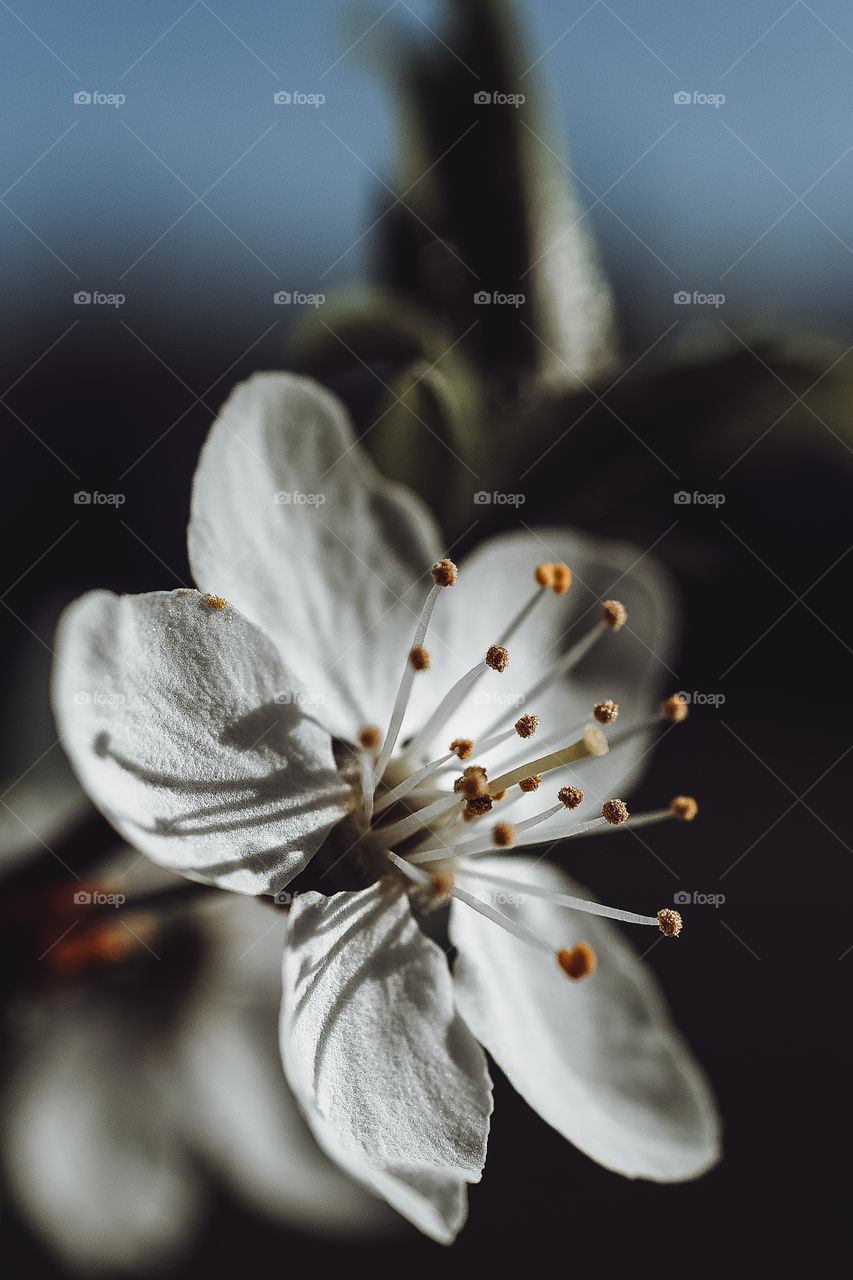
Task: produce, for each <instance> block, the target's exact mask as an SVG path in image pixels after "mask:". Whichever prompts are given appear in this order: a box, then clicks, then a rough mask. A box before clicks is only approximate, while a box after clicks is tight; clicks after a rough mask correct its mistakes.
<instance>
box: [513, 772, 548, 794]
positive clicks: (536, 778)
mask: <svg viewBox="0 0 853 1280" xmlns="http://www.w3.org/2000/svg"><path fill="white" fill-rule="evenodd" d="M541 781H542V775H541V773H534V774H533V775H532V776H531V777H529V778H522V779H521V782H519V784H518V785H519V787H520V788H521V790H522V791H536V790H538V788H539V784H540V782H541Z"/></svg>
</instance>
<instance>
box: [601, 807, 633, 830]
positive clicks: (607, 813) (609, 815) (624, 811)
mask: <svg viewBox="0 0 853 1280" xmlns="http://www.w3.org/2000/svg"><path fill="white" fill-rule="evenodd" d="M601 816H602V818H604V819H605V821H607V822H609V823H610V825H611V826H612V827H618V826H619V824H620V823H621V822H627V821H628V818H629V817H630V814H629V813H628V806H627V805H626V804H625V801H624V800H605V801H604V804H603V805H602V806H601Z"/></svg>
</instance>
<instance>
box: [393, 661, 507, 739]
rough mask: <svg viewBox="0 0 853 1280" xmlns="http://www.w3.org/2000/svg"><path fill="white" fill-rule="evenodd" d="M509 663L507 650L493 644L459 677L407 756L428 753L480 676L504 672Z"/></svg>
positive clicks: (415, 737)
mask: <svg viewBox="0 0 853 1280" xmlns="http://www.w3.org/2000/svg"><path fill="white" fill-rule="evenodd" d="M508 661H509V655H508V654H507V651H506V649H504V648H503V647H502V646H501V645H496V644H493V645H492V647H491V648H490V649H489V651H488V653H487V654H486V656H485V658H483V659H482V661H481V662H478V663H476V664H475V665H474V666H473V667H472V668H471V670H470V671H466V672H465V674H464V676H460V677H459V679H458V680H457V681H456V683H455V684H454V685H453V686H452V688H451V689H450V690H449V692H448V693H446V694H445V695H444V697H443V698H442V699H441V702H439V704H438V706H437V707H436V709H435V711H433V713H432V715H431V716H430V717H429V719H428V720H427V722H426V724H424V725H422V726H421V728H420V729H419V730H418V732H417V733H416V734H415V735H414V737H413V738H412V739H411V741H410V742H408V743H407V744H406V753H407V755H411V756H415V757H417V756H419V755H421V754H422V753H423V752H424V751H426V750H427V748H428V747H429V744H430V743H431V742H432V740H433V738H434V737H435V735H436V734H437V733H438V731H439V729H440V728H441V727H442V725H444V724H445V723H446V722H447V721H448V720H449V719H450V717H451V715H452V714H453V712H454V711H455V710H456V708H457V707H458V706H459V704H460V702H461V701H462V699H463V698H464V697H465V694H466V693H468V692H469V690H470V689H471V688H472V687H473V686H474V685H475V684H476V683H477V681H478V680H479V679H480V676H481V675H483V674H484V672H485V671H486V670H488V668H489V667H491V669H492V670H493V671H498V672H500V671H503V670H504V668H505V667H506V664H507V662H508Z"/></svg>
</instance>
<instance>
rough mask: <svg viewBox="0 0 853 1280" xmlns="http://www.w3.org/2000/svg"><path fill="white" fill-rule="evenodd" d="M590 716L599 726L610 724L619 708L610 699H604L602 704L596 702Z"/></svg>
mask: <svg viewBox="0 0 853 1280" xmlns="http://www.w3.org/2000/svg"><path fill="white" fill-rule="evenodd" d="M592 714H593V715H594V716H595V718H596V720H597V721H598V723H599V724H612V723H613V721H614V720H615V719H616V717H617V716H618V714H619V708H618V706H617V705H616V703H615V702H614V701H613V699H612V698H605V700H604V701H603V702H596V704H595V706H594V707H593V709H592Z"/></svg>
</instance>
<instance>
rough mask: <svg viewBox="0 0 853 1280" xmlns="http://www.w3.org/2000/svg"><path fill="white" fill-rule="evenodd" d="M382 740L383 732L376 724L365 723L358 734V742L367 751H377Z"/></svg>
mask: <svg viewBox="0 0 853 1280" xmlns="http://www.w3.org/2000/svg"><path fill="white" fill-rule="evenodd" d="M381 741H382V733H381V731H380V730H379V729H377V728H376V726H375V725H372V724H370V725H365V727H364V728H363V729H362V730H361V731H360V733H359V735H358V744H359V746H360V747H364V750H365V751H377V750H378V749H379V744H380V743H381Z"/></svg>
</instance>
